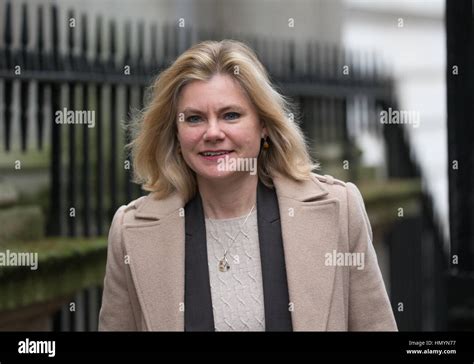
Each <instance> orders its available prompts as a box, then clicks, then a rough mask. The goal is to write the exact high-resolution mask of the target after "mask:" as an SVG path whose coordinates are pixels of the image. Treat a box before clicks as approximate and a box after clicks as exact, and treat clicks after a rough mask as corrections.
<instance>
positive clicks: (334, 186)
mask: <svg viewBox="0 0 474 364" xmlns="http://www.w3.org/2000/svg"><path fill="white" fill-rule="evenodd" d="M311 177H312V178H313V180H314V181H315V182H316V183H318V184H319V185H320V186H321V187H322V188H323V189H326V190H327V191H328V196H327V198H333V197H335V198H339V199H341V200H344V201H347V200H354V201H355V202H356V203H360V202H362V201H363V198H362V194H361V193H360V190H359V188H358V187H357V186H356V185H355V184H354V183H353V182H349V181H347V182H345V181H342V180H340V179H337V178H334V177H333V176H331V175H329V174H325V175H321V174H317V173H311Z"/></svg>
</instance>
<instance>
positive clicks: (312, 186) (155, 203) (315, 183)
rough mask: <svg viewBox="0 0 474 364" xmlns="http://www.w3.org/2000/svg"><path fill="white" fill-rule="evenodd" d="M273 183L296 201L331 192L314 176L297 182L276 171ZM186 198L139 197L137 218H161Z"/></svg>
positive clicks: (307, 199) (172, 196)
mask: <svg viewBox="0 0 474 364" xmlns="http://www.w3.org/2000/svg"><path fill="white" fill-rule="evenodd" d="M273 183H274V185H275V189H276V191H277V193H278V195H279V196H281V197H286V198H291V199H293V200H296V201H301V202H309V201H313V200H316V199H319V198H321V197H324V196H326V195H327V194H328V193H329V192H328V191H327V190H326V188H325V187H324V186H323V184H322V183H321V182H320V181H319V180H318V179H317V178H316V177H314V176H312V178H311V179H310V180H308V181H305V182H296V181H294V180H292V179H290V178H288V177H286V176H284V175H282V174H280V173H277V172H276V173H274V175H273ZM184 205H185V202H184V199H183V198H182V197H181V196H180V195H179V194H177V193H174V194H172V195H170V196H169V197H167V198H166V199H162V200H158V199H157V198H156V194H155V193H151V194H149V195H148V196H146V197H144V198H141V199H139V200H138V201H137V202H136V203H135V207H136V212H135V218H137V219H145V220H159V219H162V218H164V217H166V216H167V215H169V214H171V213H173V212H175V211H176V210H178V209H180V208H183V207H184Z"/></svg>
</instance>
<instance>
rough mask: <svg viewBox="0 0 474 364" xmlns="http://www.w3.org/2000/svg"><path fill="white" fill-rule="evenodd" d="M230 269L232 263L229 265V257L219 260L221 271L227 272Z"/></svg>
mask: <svg viewBox="0 0 474 364" xmlns="http://www.w3.org/2000/svg"><path fill="white" fill-rule="evenodd" d="M229 269H230V265H229V263H228V262H227V258H222V259H221V260H220V261H219V270H220V271H221V272H227V271H228V270H229Z"/></svg>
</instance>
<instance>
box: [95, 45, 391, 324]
mask: <svg viewBox="0 0 474 364" xmlns="http://www.w3.org/2000/svg"><path fill="white" fill-rule="evenodd" d="M290 112H291V110H290V106H289V104H288V102H287V101H286V100H285V98H284V97H283V96H282V95H280V94H279V93H278V92H277V91H276V90H275V88H274V87H273V86H272V84H271V83H270V81H269V78H268V75H267V72H266V70H265V69H264V67H263V66H262V64H261V63H260V62H259V60H258V59H257V57H256V55H255V54H254V52H253V51H252V50H251V49H250V48H249V47H247V46H246V45H244V44H243V43H240V42H237V41H231V40H224V41H221V42H214V41H207V42H203V43H200V44H197V45H195V46H194V47H192V48H191V49H189V50H188V51H186V52H185V53H183V54H182V55H181V56H180V57H179V58H178V59H177V60H176V61H175V62H174V63H173V64H172V65H171V66H170V67H169V68H168V69H167V70H165V71H164V72H162V73H161V75H160V76H159V78H158V79H157V80H156V82H155V84H154V86H153V96H152V98H151V99H150V103H149V105H148V107H147V108H146V109H145V111H144V112H143V115H142V116H141V119H140V120H139V124H138V131H137V133H136V136H135V138H134V140H133V142H132V144H131V147H132V151H133V161H134V171H135V174H136V179H137V181H139V183H141V184H142V186H143V188H145V189H146V190H148V191H150V193H149V194H148V195H147V196H145V197H141V198H139V199H137V200H135V201H132V202H131V203H129V204H128V205H127V206H122V207H120V208H119V209H118V211H117V212H116V214H115V217H114V219H113V221H112V225H111V228H110V232H109V248H108V258H107V267H106V275H105V281H104V293H103V301H102V308H101V311H100V319H99V321H100V322H99V329H100V330H140V331H142V330H147V331H158V330H159V331H161V330H163V331H303V330H304V331H308V330H315V331H323V330H396V329H397V327H396V323H395V320H394V316H393V313H392V310H391V306H390V302H389V299H388V296H387V293H386V290H385V287H384V283H383V280H382V276H381V273H380V269H379V267H378V264H377V258H376V255H375V252H374V248H373V245H372V231H371V227H370V224H369V220H368V218H367V214H366V212H365V208H364V203H363V200H362V197H361V195H360V193H359V190H358V189H357V187H356V186H355V185H353V184H352V183H344V182H341V181H339V180H336V179H334V178H332V177H331V176H320V175H318V174H315V173H313V172H312V171H313V170H314V169H315V168H317V165H315V164H314V163H313V162H312V161H311V158H310V156H309V153H308V149H307V146H306V142H305V139H304V136H303V134H302V132H301V130H300V129H299V127H298V125H297V123H296V122H295V121H294V120H293V119H292V118H289V113H290ZM341 254H342V255H343V256H344V254H351V257H353V256H357V257H359V258H360V259H353V260H352V264H339V263H340V259H332V258H333V257H334V256H336V255H339V256H340V255H341ZM355 261H357V262H359V263H360V262H362V263H363V264H357V265H356V264H354V262H355Z"/></svg>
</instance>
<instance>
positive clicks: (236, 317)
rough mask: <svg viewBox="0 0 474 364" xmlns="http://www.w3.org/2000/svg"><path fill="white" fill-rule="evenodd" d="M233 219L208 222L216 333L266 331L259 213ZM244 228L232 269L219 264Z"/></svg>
mask: <svg viewBox="0 0 474 364" xmlns="http://www.w3.org/2000/svg"><path fill="white" fill-rule="evenodd" d="M246 218H247V216H242V217H237V218H231V219H209V218H206V219H205V221H206V235H207V258H208V262H209V279H210V285H211V296H212V308H213V312H214V325H215V329H216V331H265V311H264V302H263V284H262V266H261V263H260V246H259V241H258V224H257V211H256V210H255V211H253V212H252V213H251V214H250V216H249V217H248V219H247V222H246V224H245V226H242V225H243V223H244V221H245V219H246ZM240 226H242V232H241V233H240V234H239V235H238V236H237V239H235V243H234V244H233V245H232V247H231V248H230V250H229V252H228V254H227V261H228V262H229V265H230V269H229V270H228V271H226V272H221V271H220V270H219V261H220V260H221V259H222V258H223V256H224V251H225V249H226V248H228V247H229V246H230V245H231V241H232V237H234V236H235V235H236V234H237V233H238V231H239V229H240Z"/></svg>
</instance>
